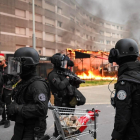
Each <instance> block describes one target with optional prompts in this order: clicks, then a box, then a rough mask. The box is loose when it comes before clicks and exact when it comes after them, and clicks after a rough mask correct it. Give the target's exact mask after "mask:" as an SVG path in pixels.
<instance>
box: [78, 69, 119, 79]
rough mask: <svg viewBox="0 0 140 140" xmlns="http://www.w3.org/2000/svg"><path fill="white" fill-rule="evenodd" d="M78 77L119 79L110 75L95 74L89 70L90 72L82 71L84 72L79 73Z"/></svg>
mask: <svg viewBox="0 0 140 140" xmlns="http://www.w3.org/2000/svg"><path fill="white" fill-rule="evenodd" d="M77 76H78V77H80V78H81V79H86V80H90V79H94V80H117V78H116V77H110V76H103V77H102V76H100V75H95V74H94V73H93V72H92V71H90V70H89V71H88V74H86V73H84V72H83V73H82V74H78V75H77Z"/></svg>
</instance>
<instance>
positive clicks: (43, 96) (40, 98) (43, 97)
mask: <svg viewBox="0 0 140 140" xmlns="http://www.w3.org/2000/svg"><path fill="white" fill-rule="evenodd" d="M38 99H39V100H40V101H46V96H45V94H44V93H40V94H39V95H38Z"/></svg>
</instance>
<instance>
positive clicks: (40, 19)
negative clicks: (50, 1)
mask: <svg viewBox="0 0 140 140" xmlns="http://www.w3.org/2000/svg"><path fill="white" fill-rule="evenodd" d="M30 20H33V15H32V13H30ZM35 21H37V22H42V15H38V14H35Z"/></svg>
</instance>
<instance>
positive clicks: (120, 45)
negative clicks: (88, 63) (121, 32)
mask: <svg viewBox="0 0 140 140" xmlns="http://www.w3.org/2000/svg"><path fill="white" fill-rule="evenodd" d="M129 56H130V57H131V58H132V59H133V58H136V57H138V56H139V50H138V45H137V43H136V42H135V41H134V40H133V39H129V38H126V39H121V40H119V41H118V42H117V43H116V45H115V48H112V49H111V50H110V54H109V62H110V63H112V62H118V61H119V59H121V58H124V57H127V58H129Z"/></svg>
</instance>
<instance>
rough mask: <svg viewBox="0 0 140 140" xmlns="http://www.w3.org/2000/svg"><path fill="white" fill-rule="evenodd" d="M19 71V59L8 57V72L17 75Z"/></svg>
mask: <svg viewBox="0 0 140 140" xmlns="http://www.w3.org/2000/svg"><path fill="white" fill-rule="evenodd" d="M20 73H21V64H20V60H19V59H15V58H14V57H9V58H8V74H11V75H17V74H20Z"/></svg>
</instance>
